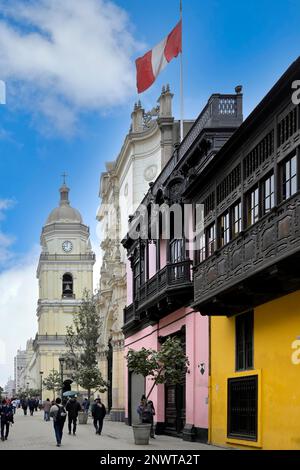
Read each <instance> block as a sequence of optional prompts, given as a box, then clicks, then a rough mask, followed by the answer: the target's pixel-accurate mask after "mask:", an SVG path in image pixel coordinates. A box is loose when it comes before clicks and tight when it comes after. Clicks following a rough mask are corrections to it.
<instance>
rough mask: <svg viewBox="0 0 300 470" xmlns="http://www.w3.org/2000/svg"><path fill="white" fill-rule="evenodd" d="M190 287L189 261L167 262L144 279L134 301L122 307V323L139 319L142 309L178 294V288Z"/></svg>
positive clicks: (178, 299)
mask: <svg viewBox="0 0 300 470" xmlns="http://www.w3.org/2000/svg"><path fill="white" fill-rule="evenodd" d="M191 287H192V277H191V261H190V260H186V261H181V262H179V263H170V264H167V265H166V266H165V267H164V268H162V269H161V270H160V271H158V272H157V273H156V274H155V275H154V276H153V277H151V278H150V279H149V280H148V281H146V282H145V283H144V284H143V285H142V286H141V287H140V289H139V291H138V292H137V294H136V296H135V299H134V302H133V303H132V304H131V305H129V306H128V307H126V308H125V309H124V324H126V323H129V322H131V321H133V320H136V319H139V318H140V316H141V315H140V314H141V312H142V311H143V310H144V309H147V308H150V307H151V306H152V307H153V306H154V305H155V304H156V303H157V302H158V301H159V300H160V299H162V298H166V297H167V296H171V295H172V296H175V297H176V296H178V298H177V302H178V303H179V304H180V303H181V300H183V298H182V299H180V293H179V292H180V289H184V288H188V289H190V288H191Z"/></svg>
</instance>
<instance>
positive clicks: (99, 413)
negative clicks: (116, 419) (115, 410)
mask: <svg viewBox="0 0 300 470" xmlns="http://www.w3.org/2000/svg"><path fill="white" fill-rule="evenodd" d="M105 415H106V408H105V406H104V405H103V403H101V400H100V398H96V400H95V403H94V405H93V406H92V417H93V418H94V427H95V429H96V434H99V436H100V435H101V432H102V428H103V420H104V417H105Z"/></svg>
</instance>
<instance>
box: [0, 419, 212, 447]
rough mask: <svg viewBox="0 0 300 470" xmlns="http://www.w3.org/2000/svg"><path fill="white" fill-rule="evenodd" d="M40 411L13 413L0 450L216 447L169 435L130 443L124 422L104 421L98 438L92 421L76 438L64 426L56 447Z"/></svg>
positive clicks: (52, 434)
mask: <svg viewBox="0 0 300 470" xmlns="http://www.w3.org/2000/svg"><path fill="white" fill-rule="evenodd" d="M43 415H44V414H43V412H41V411H38V412H37V413H35V414H34V416H30V415H27V416H24V415H23V412H22V410H17V413H16V415H15V424H13V425H12V426H11V428H10V434H9V437H8V440H7V441H4V442H2V441H0V450H5V449H8V450H27V449H28V450H58V451H60V450H63V449H66V450H148V451H152V450H212V449H220V448H218V447H214V446H209V445H206V444H200V443H198V442H193V443H191V442H184V441H183V440H182V439H178V438H175V437H169V436H157V437H156V439H155V440H152V439H151V441H150V444H149V445H148V446H137V445H135V444H134V439H133V432H132V429H131V427H129V426H126V425H125V424H124V423H116V422H112V421H108V420H105V421H104V426H103V431H102V435H101V436H98V435H96V434H95V430H94V427H93V425H92V418H90V417H89V421H88V424H85V425H78V426H77V433H76V434H77V435H76V436H73V435H71V436H69V435H68V427H67V423H66V424H65V427H64V436H63V441H62V446H61V447H60V448H58V447H56V442H55V437H54V430H53V423H52V420H51V421H50V422H45V421H43Z"/></svg>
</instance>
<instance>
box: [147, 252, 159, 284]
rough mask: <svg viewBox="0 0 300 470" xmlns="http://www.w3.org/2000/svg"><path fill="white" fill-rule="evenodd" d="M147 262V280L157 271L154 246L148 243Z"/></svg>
mask: <svg viewBox="0 0 300 470" xmlns="http://www.w3.org/2000/svg"><path fill="white" fill-rule="evenodd" d="M148 260H149V279H150V278H151V277H152V276H154V274H155V273H156V271H157V268H156V245H155V244H154V243H150V244H149V245H148Z"/></svg>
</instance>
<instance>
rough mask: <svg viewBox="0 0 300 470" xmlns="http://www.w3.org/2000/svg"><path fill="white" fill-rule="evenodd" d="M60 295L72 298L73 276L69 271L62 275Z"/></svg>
mask: <svg viewBox="0 0 300 470" xmlns="http://www.w3.org/2000/svg"><path fill="white" fill-rule="evenodd" d="M62 296H63V298H74V294H73V276H72V274H70V273H66V274H64V275H63V282H62Z"/></svg>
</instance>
